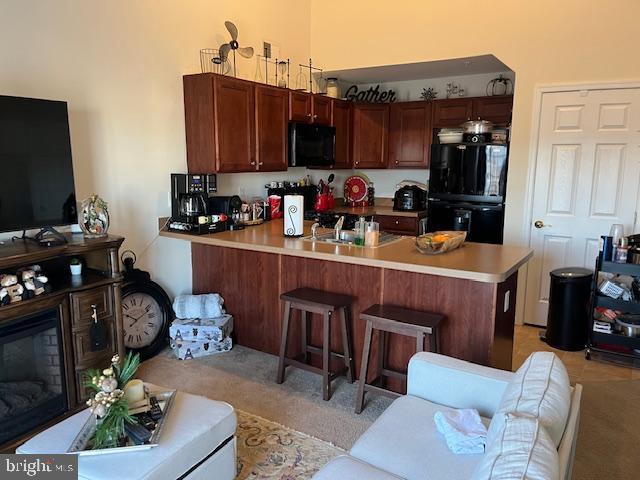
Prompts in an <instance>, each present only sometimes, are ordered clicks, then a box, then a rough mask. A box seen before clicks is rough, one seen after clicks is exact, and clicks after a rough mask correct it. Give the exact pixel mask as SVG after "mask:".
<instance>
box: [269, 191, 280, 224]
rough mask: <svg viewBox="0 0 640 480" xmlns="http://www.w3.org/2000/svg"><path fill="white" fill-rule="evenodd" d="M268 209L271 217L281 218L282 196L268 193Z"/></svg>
mask: <svg viewBox="0 0 640 480" xmlns="http://www.w3.org/2000/svg"><path fill="white" fill-rule="evenodd" d="M267 200H268V201H269V210H271V218H272V219H273V218H282V197H281V196H280V195H269V198H268V199H267Z"/></svg>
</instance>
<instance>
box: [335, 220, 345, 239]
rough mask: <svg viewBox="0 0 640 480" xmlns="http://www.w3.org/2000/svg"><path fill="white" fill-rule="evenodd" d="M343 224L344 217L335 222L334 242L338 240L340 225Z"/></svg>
mask: <svg viewBox="0 0 640 480" xmlns="http://www.w3.org/2000/svg"><path fill="white" fill-rule="evenodd" d="M343 223H344V215H342V216H341V217H340V218H339V219H338V221H337V222H336V226H335V230H336V240H340V232H341V231H342V224H343Z"/></svg>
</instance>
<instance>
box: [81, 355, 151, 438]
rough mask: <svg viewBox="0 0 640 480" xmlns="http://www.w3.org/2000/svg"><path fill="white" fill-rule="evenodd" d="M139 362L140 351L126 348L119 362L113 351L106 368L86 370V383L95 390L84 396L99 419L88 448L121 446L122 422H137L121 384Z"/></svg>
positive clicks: (127, 379) (123, 431)
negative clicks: (127, 350)
mask: <svg viewBox="0 0 640 480" xmlns="http://www.w3.org/2000/svg"><path fill="white" fill-rule="evenodd" d="M139 365H140V355H139V354H137V353H136V354H135V355H133V354H132V353H131V352H129V353H127V356H126V357H125V359H124V362H123V363H122V365H120V357H119V356H118V355H114V356H113V357H112V358H111V366H110V367H109V368H106V369H104V370H102V371H101V370H98V369H92V370H88V371H87V374H86V382H85V385H86V386H87V387H89V388H90V389H92V390H93V391H94V392H95V393H94V395H93V396H92V397H91V398H90V399H89V400H87V405H88V406H89V407H90V408H91V411H92V412H93V413H94V414H95V415H96V418H97V420H98V421H97V425H96V430H95V433H94V436H93V439H92V441H91V448H93V449H102V448H113V447H118V446H121V445H122V443H123V440H124V439H125V423H137V420H136V419H135V417H133V416H132V415H130V414H129V404H128V402H127V399H126V397H125V395H124V388H125V385H126V384H127V383H128V382H129V380H131V379H132V378H133V376H134V375H135V373H136V371H137V370H138V366H139Z"/></svg>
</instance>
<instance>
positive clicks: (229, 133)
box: [213, 75, 256, 172]
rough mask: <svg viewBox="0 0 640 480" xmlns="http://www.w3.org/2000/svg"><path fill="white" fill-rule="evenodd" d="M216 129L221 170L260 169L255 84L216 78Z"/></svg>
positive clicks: (218, 167) (234, 79)
mask: <svg viewBox="0 0 640 480" xmlns="http://www.w3.org/2000/svg"><path fill="white" fill-rule="evenodd" d="M213 84H214V94H213V95H214V105H215V115H214V117H215V131H216V144H217V145H216V146H217V148H216V149H217V171H218V172H250V171H253V170H255V169H256V158H255V117H254V116H255V103H254V91H253V89H254V86H253V83H251V82H247V81H245V80H239V79H237V78H231V77H225V76H222V75H217V76H215V77H214V82H213Z"/></svg>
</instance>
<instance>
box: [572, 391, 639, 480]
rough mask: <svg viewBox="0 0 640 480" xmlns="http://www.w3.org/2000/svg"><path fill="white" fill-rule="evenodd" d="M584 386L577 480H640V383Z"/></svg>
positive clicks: (576, 470)
mask: <svg viewBox="0 0 640 480" xmlns="http://www.w3.org/2000/svg"><path fill="white" fill-rule="evenodd" d="M581 383H582V386H583V387H584V390H583V394H582V407H581V411H582V413H581V415H580V431H579V435H578V446H577V450H576V463H575V466H574V469H573V478H574V480H596V479H607V480H618V479H619V480H623V479H635V478H640V455H639V454H638V448H639V447H640V380H616V381H608V382H581Z"/></svg>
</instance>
